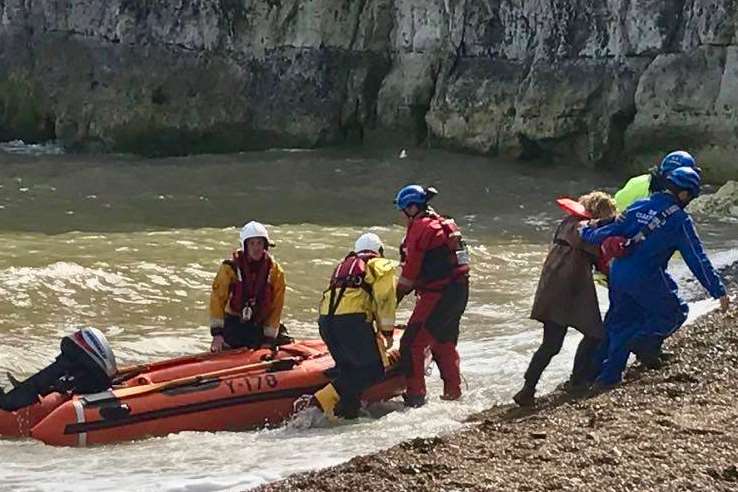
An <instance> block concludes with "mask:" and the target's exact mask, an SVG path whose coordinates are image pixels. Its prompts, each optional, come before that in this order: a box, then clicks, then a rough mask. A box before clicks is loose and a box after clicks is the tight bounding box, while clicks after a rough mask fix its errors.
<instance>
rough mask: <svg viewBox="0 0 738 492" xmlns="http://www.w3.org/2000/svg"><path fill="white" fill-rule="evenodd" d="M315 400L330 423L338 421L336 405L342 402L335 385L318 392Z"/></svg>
mask: <svg viewBox="0 0 738 492" xmlns="http://www.w3.org/2000/svg"><path fill="white" fill-rule="evenodd" d="M313 396H314V397H315V400H316V401H317V402H318V406H319V407H320V409H321V410H322V411H323V413H324V414H325V416H326V418H327V419H328V421H330V422H333V421H335V420H336V419H337V416H336V413H335V411H336V405H337V404H338V402H339V401H340V400H341V397H340V396H339V395H338V392H337V391H336V388H335V387H334V386H333V384H328V385H326V386H325V387H324V388H323V389H321V390H319V391H317V392H316V393H315V394H314V395H313Z"/></svg>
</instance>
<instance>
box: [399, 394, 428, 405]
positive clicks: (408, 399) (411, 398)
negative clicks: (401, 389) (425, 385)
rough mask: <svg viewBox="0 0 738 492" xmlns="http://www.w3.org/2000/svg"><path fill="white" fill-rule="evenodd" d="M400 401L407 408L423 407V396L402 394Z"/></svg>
mask: <svg viewBox="0 0 738 492" xmlns="http://www.w3.org/2000/svg"><path fill="white" fill-rule="evenodd" d="M402 399H403V400H404V403H405V406H406V407H408V408H420V407H422V406H423V405H425V395H408V394H407V393H403V395H402Z"/></svg>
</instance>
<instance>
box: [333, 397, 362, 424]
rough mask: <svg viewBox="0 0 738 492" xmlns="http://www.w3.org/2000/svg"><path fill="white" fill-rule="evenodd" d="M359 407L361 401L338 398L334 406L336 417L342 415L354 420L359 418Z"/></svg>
mask: <svg viewBox="0 0 738 492" xmlns="http://www.w3.org/2000/svg"><path fill="white" fill-rule="evenodd" d="M360 409H361V402H359V401H346V400H344V399H343V398H342V399H341V400H339V402H338V403H337V404H336V406H335V408H334V413H335V414H336V417H342V418H344V419H347V420H354V419H358V418H359V410H360Z"/></svg>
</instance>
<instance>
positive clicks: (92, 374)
mask: <svg viewBox="0 0 738 492" xmlns="http://www.w3.org/2000/svg"><path fill="white" fill-rule="evenodd" d="M110 384H111V381H110V378H109V377H108V376H107V374H105V372H104V371H103V370H102V369H101V368H100V366H98V365H97V364H96V363H95V361H93V360H92V359H91V358H90V357H89V356H88V355H87V353H85V351H84V350H82V349H81V348H79V347H78V346H77V344H76V343H74V342H73V341H72V340H70V339H69V338H68V337H64V338H63V339H62V342H61V354H59V356H57V358H56V360H55V361H54V362H52V363H51V364H50V365H48V366H46V367H45V368H43V369H41V370H40V371H39V372H37V373H36V374H34V375H33V376H31V377H30V378H28V379H26V380H25V381H23V382H22V383H20V384H19V385H18V386H17V387H16V388H13V390H11V391H10V392H9V393H7V394H3V395H0V409H2V410H6V411H8V412H12V411H15V410H18V409H21V408H23V407H27V406H28V405H33V404H34V403H36V402H38V398H39V397H41V396H46V395H48V394H50V393H52V392H54V391H58V392H60V393H67V392H73V393H97V392H99V391H105V390H106V389H108V388H109V387H110Z"/></svg>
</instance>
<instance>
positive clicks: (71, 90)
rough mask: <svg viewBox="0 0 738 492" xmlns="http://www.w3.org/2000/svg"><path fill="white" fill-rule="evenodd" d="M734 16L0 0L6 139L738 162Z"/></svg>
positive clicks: (692, 9) (590, 6) (550, 0)
mask: <svg viewBox="0 0 738 492" xmlns="http://www.w3.org/2000/svg"><path fill="white" fill-rule="evenodd" d="M736 15H737V14H736V7H735V1H734V0H638V1H636V0H566V1H563V0H527V1H522V0H250V1H246V0H174V1H169V2H155V1H152V0H138V1H133V0H105V1H103V0H0V139H8V138H25V139H30V140H33V139H44V138H50V137H56V138H58V139H61V140H62V141H63V142H65V143H66V144H67V145H70V146H81V147H89V146H91V145H92V146H93V147H94V146H98V147H99V148H101V149H110V150H126V151H138V152H144V153H150V152H159V153H182V152H193V151H213V150H220V151H230V150H238V149H247V148H259V147H264V146H272V145H280V146H317V145H326V144H336V143H342V142H360V141H362V140H366V139H369V138H370V137H372V136H373V135H382V136H387V135H391V136H395V137H398V136H399V137H401V138H403V141H405V142H407V141H408V140H411V141H412V140H414V141H415V142H421V141H424V140H427V139H430V140H431V142H434V143H438V144H440V145H443V146H445V147H449V148H457V149H463V150H466V151H473V152H478V153H482V154H502V155H509V156H514V157H523V158H528V157H530V158H535V157H539V156H545V157H549V156H551V157H553V158H559V159H562V160H567V161H572V162H575V163H587V164H608V163H618V164H622V163H623V162H640V163H641V165H640V166H639V167H644V166H646V165H647V164H648V163H650V162H651V161H650V157H651V156H652V155H656V154H658V153H661V152H664V151H666V150H672V149H673V148H676V147H687V148H689V149H691V150H695V151H696V152H697V153H698V154H699V155H700V157H703V159H702V160H703V163H704V164H705V165H706V166H707V167H708V168H709V169H708V170H713V171H715V172H720V173H721V174H727V175H730V174H732V175H735V174H738V165H736V164H735V163H733V162H732V161H731V160H730V159H729V158H730V156H732V155H733V153H734V151H735V147H736V144H735V143H734V142H733V140H734V139H733V138H732V136H733V135H734V134H735V131H736V127H737V126H738V125H737V123H736V100H738V44H733V43H735V32H736V19H735V18H736ZM639 157H640V158H641V159H638V158H639ZM634 158H635V159H634Z"/></svg>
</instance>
